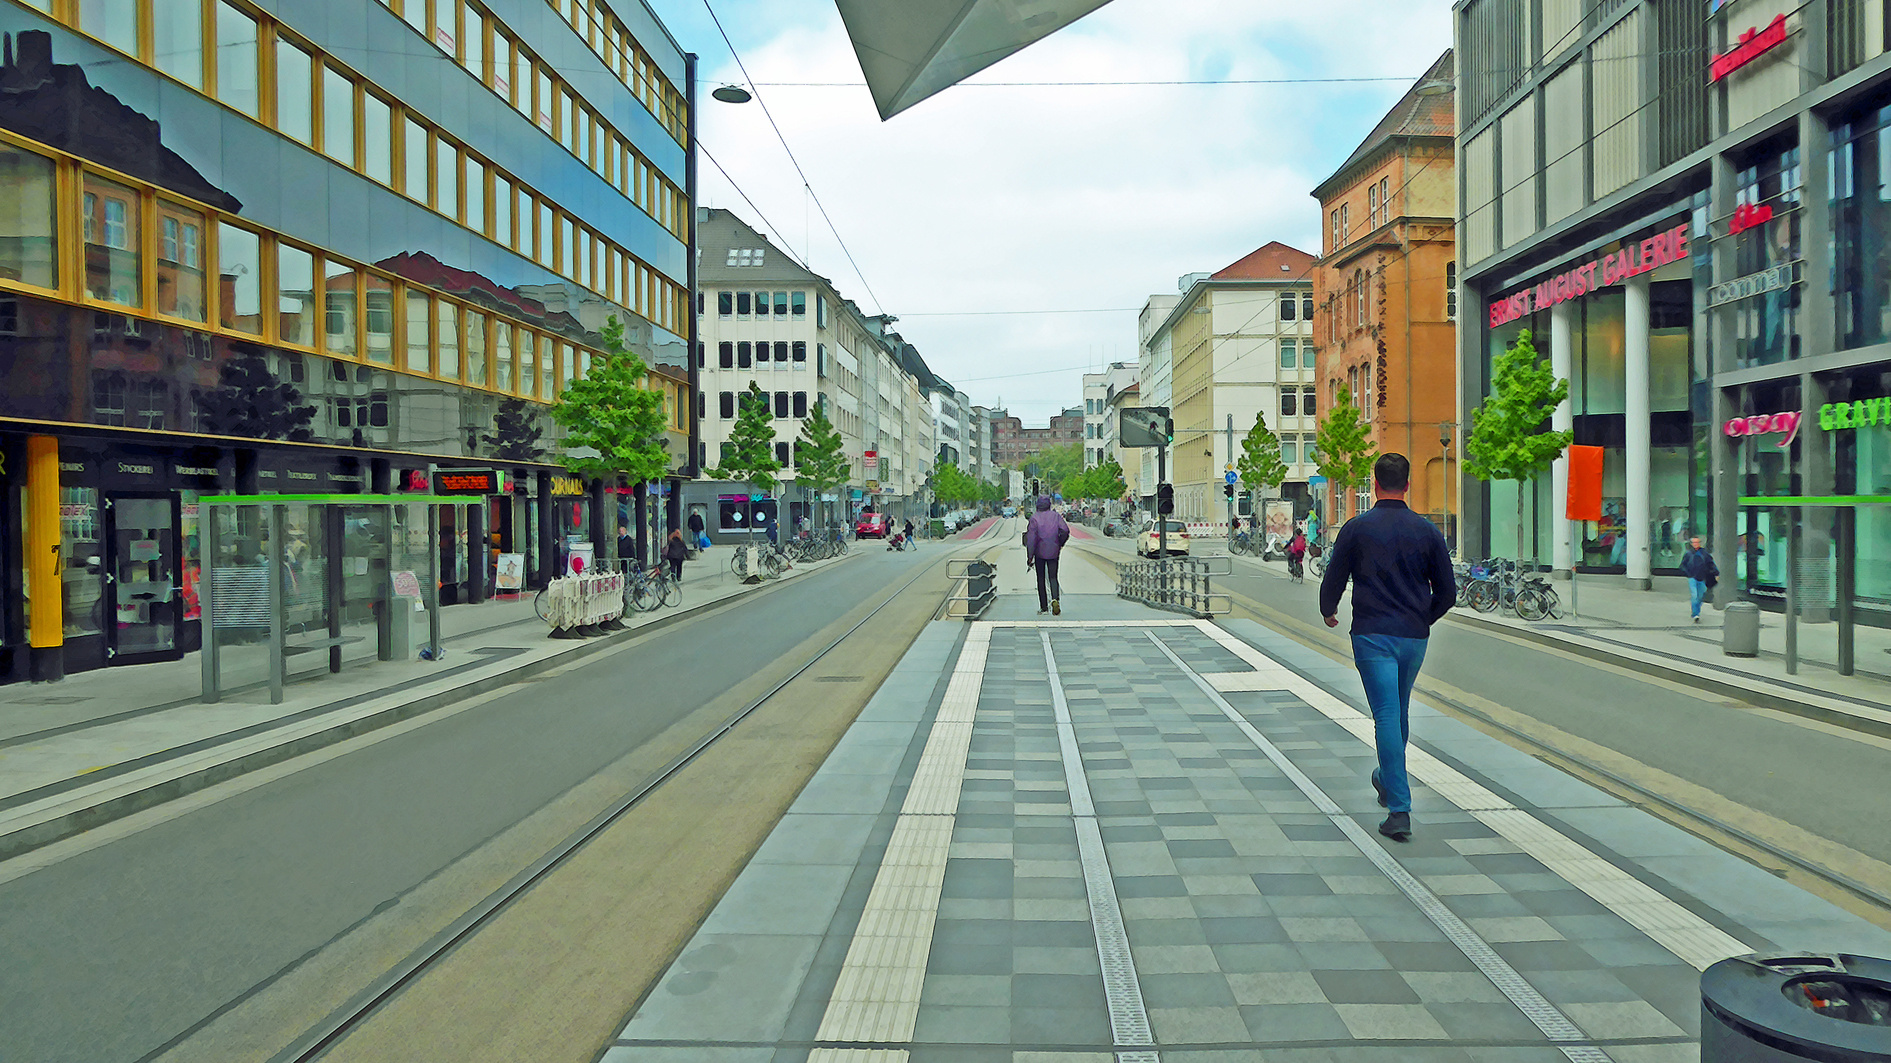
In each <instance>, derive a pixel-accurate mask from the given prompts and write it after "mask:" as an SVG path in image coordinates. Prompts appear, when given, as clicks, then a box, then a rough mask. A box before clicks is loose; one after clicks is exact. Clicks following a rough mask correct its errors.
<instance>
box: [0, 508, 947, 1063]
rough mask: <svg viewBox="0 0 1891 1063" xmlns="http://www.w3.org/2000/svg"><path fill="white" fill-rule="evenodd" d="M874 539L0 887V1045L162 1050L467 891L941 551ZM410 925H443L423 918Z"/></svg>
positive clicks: (15, 1051)
mask: <svg viewBox="0 0 1891 1063" xmlns="http://www.w3.org/2000/svg"><path fill="white" fill-rule="evenodd" d="M860 545H861V546H862V547H864V548H865V549H864V551H863V553H864V556H861V557H858V558H852V559H849V560H847V561H845V562H843V563H842V564H839V565H836V566H833V567H832V568H829V569H826V570H824V571H819V572H816V573H813V574H811V575H809V576H808V577H807V578H804V579H796V580H792V581H789V582H787V583H784V584H782V585H780V586H778V587H774V588H769V589H767V590H766V591H764V592H763V593H760V594H757V595H755V596H753V597H751V598H745V599H743V600H742V601H741V603H740V604H739V605H736V606H734V607H731V608H724V609H722V610H720V611H718V612H716V613H714V614H712V615H711V616H710V617H708V618H706V619H700V620H695V621H691V622H688V623H686V624H683V625H679V626H676V627H672V628H669V629H666V630H664V631H660V632H657V633H655V634H653V635H651V636H649V637H648V638H642V639H638V640H636V641H635V642H633V643H631V644H630V645H629V646H628V647H627V648H625V649H621V650H615V651H613V652H611V653H608V654H606V655H603V656H602V657H601V658H598V659H594V661H593V662H588V663H585V664H583V665H581V666H578V667H575V668H572V669H571V670H569V671H568V672H565V673H564V674H560V675H556V676H555V677H553V678H552V679H550V680H547V681H540V682H531V683H526V684H521V685H519V686H516V687H512V688H508V689H507V690H505V691H503V692H501V693H500V694H499V695H497V696H494V697H491V698H490V699H488V700H486V701H484V702H483V703H479V704H476V705H474V706H473V707H471V708H468V709H464V710H462V711H458V712H455V713H451V714H445V715H442V716H441V717H440V718H438V719H435V720H432V721H429V722H427V723H426V724H425V725H423V726H418V727H415V728H413V729H411V730H409V731H407V732H406V733H402V734H398V735H395V736H393V737H387V738H384V739H382V740H378V741H374V742H372V743H368V744H365V745H363V746H362V747H361V748H358V749H354V750H352V751H349V752H347V753H346V755H339V756H334V757H332V758H329V759H327V760H326V761H325V762H322V763H320V764H318V765H317V766H315V767H312V768H309V769H307V770H301V771H297V772H294V773H292V774H288V775H286V777H283V778H280V779H277V780H274V781H272V782H268V783H266V784H263V785H259V786H254V787H253V788H250V789H248V790H247V791H246V792H241V793H237V794H235V795H234V796H230V797H228V798H226V799H222V800H218V801H215V802H214V803H208V804H207V805H205V806H204V807H199V808H195V809H192V810H190V811H189V812H188V813H187V814H180V815H178V816H176V817H175V818H171V819H169V820H168V821H165V822H160V823H157V824H156V825H154V826H151V827H150V828H148V829H145V830H142V831H140V832H138V833H135V834H132V835H130V836H128V837H125V838H123V839H121V840H118V841H115V842H111V843H109V844H105V845H103V846H101V847H98V848H95V849H92V850H90V851H87V852H83V853H80V854H78V855H76V856H73V857H71V858H69V859H65V860H63V861H61V862H59V863H56V864H53V865H52V866H50V867H47V868H44V869H42V870H39V871H36V872H33V873H31V874H27V875H25V876H23V877H20V878H17V879H14V880H13V881H9V882H6V883H4V884H0V941H4V942H5V943H6V948H5V962H4V963H0V1046H4V1047H0V1057H4V1058H5V1059H8V1060H22V1061H25V1060H31V1061H34V1063H60V1061H68V1060H70V1061H74V1063H111V1061H130V1060H139V1059H143V1058H147V1057H152V1056H155V1055H156V1054H158V1053H160V1052H161V1051H162V1050H165V1049H166V1048H167V1046H172V1047H175V1045H174V1042H176V1041H178V1039H180V1038H183V1037H184V1036H185V1035H187V1034H191V1033H192V1032H193V1031H194V1029H195V1028H199V1027H202V1026H204V1025H205V1024H206V1022H207V1020H209V1019H211V1018H212V1017H214V1016H216V1015H218V1014H219V1012H220V1011H222V1010H224V1009H229V1008H232V1007H235V1006H238V1005H240V1004H241V1003H242V1002H244V1001H245V1000H247V999H248V998H249V997H251V996H252V995H253V994H256V993H257V992H259V991H260V990H264V989H266V988H267V987H268V986H270V985H271V984H272V983H273V982H274V981H275V980H277V979H286V978H289V977H292V976H293V975H294V974H295V972H297V971H298V970H300V969H303V968H308V967H312V966H319V965H320V961H321V957H322V955H323V950H324V949H325V948H327V947H328V946H330V945H331V944H333V943H336V942H338V941H341V940H343V939H344V938H346V937H347V936H348V934H349V931H350V930H351V929H354V928H359V927H362V926H364V925H369V924H370V923H371V922H374V921H375V920H376V919H377V917H381V918H385V917H386V916H387V915H388V913H389V912H390V910H394V911H396V913H397V914H398V910H399V909H401V908H402V906H411V904H412V902H413V901H414V899H415V898H417V897H422V896H427V895H429V894H428V891H429V890H435V892H436V893H437V892H439V889H438V887H441V886H442V884H443V883H445V884H452V883H453V882H454V876H455V874H456V863H458V862H460V861H462V860H463V858H470V857H471V856H472V855H473V854H475V853H478V852H480V851H481V849H482V846H487V845H488V843H491V842H494V841H495V840H496V839H500V838H502V837H509V836H508V835H507V834H506V832H508V831H509V830H514V829H516V828H519V827H520V825H521V824H525V823H527V822H528V821H531V817H533V816H534V815H535V814H541V815H542V814H543V813H544V810H546V809H548V808H556V807H559V802H560V801H561V800H568V799H569V798H570V796H571V795H572V794H574V793H577V792H579V791H581V790H583V789H584V787H585V784H586V783H587V781H588V780H594V779H598V778H602V777H605V776H608V775H610V774H611V769H612V768H613V766H614V765H620V766H621V765H622V764H623V763H625V762H627V761H636V760H638V759H639V754H640V751H641V761H643V762H646V763H647V764H648V765H649V767H654V766H655V764H658V763H661V762H662V760H663V759H667V757H668V756H669V755H672V754H670V753H667V752H666V753H664V754H663V755H662V756H658V755H657V750H656V748H655V747H659V746H660V747H662V748H663V749H665V750H667V749H670V748H681V745H682V744H683V743H682V741H681V738H680V737H679V735H678V734H677V733H676V732H677V731H679V730H685V731H687V730H689V728H687V727H683V726H682V725H683V724H684V722H685V721H689V720H691V719H692V718H693V717H705V719H704V722H703V724H702V726H701V728H700V729H698V730H695V731H693V732H692V733H698V734H699V733H704V732H706V730H707V728H708V726H709V721H708V720H707V716H714V717H716V718H718V719H719V718H721V717H722V716H725V715H726V714H727V713H728V712H729V711H731V710H730V709H728V708H726V706H730V705H734V706H736V707H739V705H740V704H741V703H743V702H745V701H746V700H748V699H751V698H753V697H754V696H756V695H757V694H759V693H760V691H761V690H763V689H766V687H767V686H768V685H770V684H771V683H772V682H773V681H775V680H778V679H779V677H780V676H781V675H784V674H786V673H787V672H788V671H789V670H791V669H792V668H793V667H795V666H798V665H799V664H800V663H801V662H802V661H804V660H805V659H806V658H807V657H808V656H810V655H811V654H812V652H813V651H814V649H818V648H819V647H818V646H815V645H813V644H814V643H815V642H816V641H817V640H818V639H819V638H820V637H822V636H823V635H824V629H827V628H829V627H830V625H831V626H833V627H840V621H841V620H842V618H844V617H848V616H849V615H850V614H852V613H857V612H860V611H862V610H863V609H864V606H863V603H865V602H867V601H868V600H869V599H874V598H876V596H878V595H880V594H882V593H883V592H884V591H886V590H888V589H890V588H892V587H896V586H898V585H899V584H901V583H904V582H905V580H906V579H907V578H908V577H909V576H910V575H911V574H912V573H913V572H915V571H916V570H918V569H919V568H920V567H922V566H924V565H926V564H927V563H928V562H930V561H933V560H936V559H938V558H939V557H940V556H942V553H943V548H940V547H936V546H935V547H931V548H929V549H930V550H932V551H934V552H932V553H927V552H920V553H917V554H915V553H902V554H893V553H887V552H885V551H883V550H880V549H877V548H876V546H875V544H872V543H862V544H860ZM686 578H687V575H686ZM939 584H940V585H939V586H936V587H934V588H933V592H934V596H933V597H932V598H931V603H932V605H936V603H937V601H938V596H937V593H938V591H939V590H940V589H942V585H943V579H942V578H941V580H940V581H939ZM685 590H686V591H687V584H686V585H685ZM929 609H930V606H928V610H929ZM877 619H878V618H876V621H877ZM841 629H842V630H844V628H841ZM533 634H535V633H533ZM522 637H528V636H527V635H522ZM825 637H827V638H829V639H831V638H832V637H833V636H832V635H826V636H825ZM906 637H907V639H908V640H910V637H911V635H910V634H908V635H907V636H906ZM823 644H824V643H823ZM903 649H904V644H902V645H900V646H898V647H891V646H888V647H886V648H885V649H884V651H883V654H884V655H885V656H886V657H887V659H888V660H889V661H890V660H892V659H896V658H897V657H898V654H899V651H901V650H903ZM830 689H831V688H830ZM870 693H871V688H868V689H866V690H864V691H861V692H860V693H859V694H858V695H857V696H858V698H859V699H860V700H861V701H862V702H864V699H865V697H866V696H867V695H869V694H870ZM712 710H713V711H712ZM639 770H647V769H644V768H640V769H639ZM635 775H637V771H630V772H626V773H624V778H625V779H626V780H628V779H629V778H631V777H633V776H635ZM622 785H628V782H625V783H623V784H622ZM619 792H622V791H621V790H620V791H619ZM600 799H601V798H600ZM587 814H588V813H587V812H586V811H585V810H582V809H573V810H571V812H570V814H568V815H565V816H563V817H562V818H561V819H559V820H558V821H557V822H547V823H546V824H545V830H543V831H541V832H540V833H541V834H542V835H543V836H544V837H545V838H546V839H550V838H553V837H562V836H563V835H564V834H565V833H568V832H569V830H568V827H567V826H565V824H566V823H576V822H582V821H583V818H584V816H585V815H587ZM536 844H537V843H536V842H535V841H534V842H528V843H526V844H523V845H520V846H515V848H516V850H517V851H516V852H515V853H514V854H513V856H514V857H515V858H516V859H514V860H513V861H511V862H508V861H506V860H501V861H499V862H498V863H497V864H496V865H494V866H491V867H488V868H485V869H484V871H483V872H482V875H481V876H478V879H479V880H478V881H472V882H464V883H458V885H460V886H463V887H465V888H464V889H462V890H461V891H460V893H461V894H462V895H464V896H469V897H470V896H478V895H483V893H484V892H486V891H488V890H489V889H490V888H491V887H492V886H496V885H497V884H498V883H499V882H503V881H504V879H505V877H507V876H509V875H510V874H512V873H514V872H516V871H517V870H519V869H520V868H522V867H523V866H525V864H526V863H529V862H530V860H531V859H534V858H536V856H538V855H540V854H541V853H542V852H543V851H544V848H537V849H536V851H534V848H535V846H536ZM545 848H549V846H546V847H545ZM738 866H739V865H738ZM448 908H449V909H450V908H451V905H448ZM460 910H464V908H461V909H460ZM437 914H439V915H440V916H441V917H442V918H451V917H452V916H453V915H457V914H458V913H457V912H456V911H450V910H447V911H443V912H441V913H437ZM416 918H418V921H419V923H426V922H427V919H426V918H422V917H419V916H417V917H416ZM377 925H378V924H377ZM395 927H396V930H400V929H402V928H400V927H399V925H398V924H395ZM405 929H406V930H408V931H412V935H410V936H413V939H414V940H424V933H423V931H425V929H426V928H425V927H424V926H413V927H406V928H405ZM397 939H398V940H397ZM405 940H406V939H404V938H401V937H400V934H399V933H392V934H391V936H390V937H389V938H388V940H387V942H386V943H385V944H386V945H387V948H386V950H385V951H384V952H383V953H381V954H377V953H376V951H375V948H374V947H373V945H372V944H370V945H369V946H368V947H366V949H365V951H360V950H358V953H359V957H358V958H359V960H360V962H361V963H365V964H366V965H367V966H366V968H363V969H359V970H353V971H339V970H338V971H336V972H334V973H335V975H336V976H337V977H344V976H345V977H350V978H367V977H372V976H373V974H376V973H378V970H375V969H373V968H375V967H376V966H377V965H378V966H379V967H380V969H385V965H387V964H389V963H391V961H392V959H394V958H398V955H399V954H404V952H405V951H406V948H407V946H406V945H405V944H401V942H402V941H405ZM397 945H398V947H396V946H397ZM364 984H365V983H364ZM320 1010H326V1009H325V1008H324V1009H320ZM291 1011H293V1009H291ZM316 1017H319V1011H318V1012H317V1013H316ZM297 1021H301V1020H300V1018H298V1020H297ZM257 1047H261V1046H251V1047H249V1048H246V1049H244V1050H242V1051H243V1052H244V1053H248V1052H254V1051H255V1050H256V1048H257ZM276 1047H280V1046H276ZM272 1051H273V1049H272ZM268 1054H269V1053H268V1052H263V1053H261V1054H256V1055H250V1054H237V1053H236V1052H235V1051H234V1050H233V1052H232V1054H230V1055H224V1056H222V1058H254V1059H261V1058H267V1055H268ZM426 1054H427V1053H425V1052H422V1053H420V1055H426Z"/></svg>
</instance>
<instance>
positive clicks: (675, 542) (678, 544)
mask: <svg viewBox="0 0 1891 1063" xmlns="http://www.w3.org/2000/svg"><path fill="white" fill-rule="evenodd" d="M688 559H689V544H688V543H686V542H684V541H683V533H682V532H680V531H673V532H671V533H670V538H669V540H668V541H667V542H665V543H664V544H663V560H665V561H668V562H669V563H670V578H671V579H673V580H675V581H676V582H678V583H681V582H683V562H684V561H686V560H688Z"/></svg>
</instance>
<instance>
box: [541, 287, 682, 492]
mask: <svg viewBox="0 0 1891 1063" xmlns="http://www.w3.org/2000/svg"><path fill="white" fill-rule="evenodd" d="M603 335H604V358H603V359H602V360H601V361H593V362H592V363H591V371H590V372H589V373H587V374H585V375H584V377H582V378H581V379H578V380H574V381H572V382H571V383H569V384H567V385H565V391H564V394H562V395H560V396H559V397H558V402H557V404H556V405H554V406H553V407H552V420H554V421H556V422H558V424H559V425H560V426H561V427H563V428H564V430H565V438H564V441H563V446H564V450H565V453H564V454H563V455H562V456H561V460H562V461H563V462H564V464H565V467H566V468H568V469H570V470H571V471H573V472H575V473H578V474H580V475H583V476H614V475H616V474H618V473H622V474H623V475H624V476H625V477H626V478H627V479H629V480H630V482H631V483H633V484H637V483H644V482H647V481H650V480H657V479H661V478H662V477H663V475H664V473H666V472H668V471H669V469H670V455H669V449H668V448H669V440H668V438H667V437H666V436H665V434H664V433H665V431H666V430H667V429H668V427H669V417H668V415H667V414H666V413H665V412H664V408H663V393H662V392H661V391H657V390H655V389H653V388H650V387H646V386H645V381H646V380H647V379H648V377H649V373H650V367H649V366H648V365H646V364H644V361H643V359H641V358H639V357H637V354H636V352H634V351H632V350H631V349H630V348H629V347H627V346H625V345H624V327H623V326H622V325H621V324H619V323H618V321H617V319H616V318H615V317H613V318H611V319H610V320H609V321H608V322H606V323H605V325H604V333H603ZM573 451H583V453H580V454H574V453H572V452H573Z"/></svg>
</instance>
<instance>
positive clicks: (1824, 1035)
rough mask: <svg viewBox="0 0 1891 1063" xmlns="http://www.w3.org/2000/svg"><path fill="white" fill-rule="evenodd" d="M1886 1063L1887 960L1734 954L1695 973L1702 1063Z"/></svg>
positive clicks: (1889, 1022)
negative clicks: (1814, 1062) (1698, 985)
mask: <svg viewBox="0 0 1891 1063" xmlns="http://www.w3.org/2000/svg"><path fill="white" fill-rule="evenodd" d="M1803 1060H1818V1061H1820V1063H1891V960H1882V959H1878V958H1876V957H1873V956H1852V955H1848V954H1845V953H1838V954H1832V955H1824V954H1816V953H1815V954H1806V953H1779V954H1773V955H1757V954H1756V955H1752V956H1735V957H1733V958H1732V959H1726V960H1722V961H1720V962H1719V963H1716V964H1714V965H1713V966H1712V967H1709V968H1708V969H1707V970H1706V971H1704V972H1702V973H1701V1063H1788V1061H1791V1063H1799V1061H1803Z"/></svg>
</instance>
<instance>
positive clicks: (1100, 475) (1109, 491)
mask: <svg viewBox="0 0 1891 1063" xmlns="http://www.w3.org/2000/svg"><path fill="white" fill-rule="evenodd" d="M1087 475H1088V476H1089V477H1090V478H1091V479H1090V482H1089V483H1088V484H1087V485H1086V486H1087V488H1088V490H1087V491H1086V492H1085V494H1084V497H1086V498H1094V499H1097V500H1099V501H1103V502H1120V501H1122V498H1123V496H1124V495H1126V494H1128V493H1129V485H1128V484H1126V483H1124V482H1123V466H1122V465H1120V464H1118V463H1117V461H1116V459H1114V458H1111V459H1110V460H1109V461H1106V462H1104V463H1103V464H1101V465H1099V466H1097V467H1096V468H1094V469H1091V470H1089V471H1088V473H1087Z"/></svg>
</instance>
